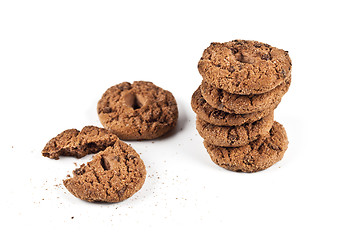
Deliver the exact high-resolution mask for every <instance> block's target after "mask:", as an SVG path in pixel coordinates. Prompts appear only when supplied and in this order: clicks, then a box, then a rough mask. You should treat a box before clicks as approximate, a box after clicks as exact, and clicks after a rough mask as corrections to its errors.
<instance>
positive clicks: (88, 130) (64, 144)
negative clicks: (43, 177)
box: [42, 126, 118, 159]
mask: <svg viewBox="0 0 360 240" xmlns="http://www.w3.org/2000/svg"><path fill="white" fill-rule="evenodd" d="M117 140H118V137H117V136H116V135H114V134H112V133H110V132H109V131H108V130H106V129H103V128H98V127H95V126H86V127H84V128H83V129H82V130H81V131H79V130H77V129H68V130H65V131H63V132H62V133H60V134H58V135H57V136H56V137H54V138H52V139H51V140H50V141H49V142H48V143H47V144H46V145H45V147H44V149H43V150H42V155H43V156H44V157H48V158H53V159H59V156H73V157H77V158H82V157H84V156H85V155H87V154H90V153H97V152H99V151H102V150H104V149H105V148H107V147H108V146H112V145H113V144H114V143H115V142H116V141H117Z"/></svg>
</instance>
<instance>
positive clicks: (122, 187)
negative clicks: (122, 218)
mask: <svg viewBox="0 0 360 240" xmlns="http://www.w3.org/2000/svg"><path fill="white" fill-rule="evenodd" d="M73 175H74V176H73V177H71V178H69V179H66V180H64V181H63V183H64V185H65V187H66V188H67V190H68V191H69V192H70V193H72V194H73V195H74V196H75V197H77V198H80V199H82V200H85V201H88V202H120V201H123V200H125V199H127V198H129V197H131V196H132V195H133V194H135V193H136V192H137V191H139V190H140V189H141V187H142V185H143V184H144V181H145V177H146V170H145V165H144V163H143V161H142V160H141V158H140V156H139V155H138V154H137V153H136V152H135V150H134V149H133V148H132V147H130V146H129V145H127V144H126V143H124V142H122V141H121V140H118V141H117V142H116V143H115V144H114V145H113V146H110V147H108V148H106V149H105V150H104V151H102V152H99V153H97V154H96V155H95V156H94V157H93V159H92V160H91V161H90V162H88V163H87V164H86V165H85V164H82V165H81V166H80V168H77V169H75V170H74V171H73Z"/></svg>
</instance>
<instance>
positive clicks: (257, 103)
mask: <svg viewBox="0 0 360 240" xmlns="http://www.w3.org/2000/svg"><path fill="white" fill-rule="evenodd" d="M290 84H291V78H290V77H289V78H288V79H287V80H286V81H285V82H284V83H282V84H280V85H279V86H277V87H276V88H274V89H272V90H270V91H269V92H266V93H262V94H252V95H239V94H233V93H228V92H226V91H224V90H222V89H219V88H215V87H213V86H212V85H210V84H209V83H207V82H206V81H203V82H202V84H201V86H200V89H201V94H202V96H203V97H204V99H205V100H206V102H207V103H209V104H210V105H211V106H212V107H214V108H217V109H219V110H222V111H224V112H228V113H235V114H246V113H252V112H258V111H263V110H265V109H269V108H271V107H272V106H273V105H274V104H279V103H280V101H281V98H282V97H283V96H284V94H285V93H286V92H287V91H288V90H289V87H290Z"/></svg>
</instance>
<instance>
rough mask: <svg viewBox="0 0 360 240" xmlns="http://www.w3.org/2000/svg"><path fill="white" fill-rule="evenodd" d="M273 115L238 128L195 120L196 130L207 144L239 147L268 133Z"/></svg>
mask: <svg viewBox="0 0 360 240" xmlns="http://www.w3.org/2000/svg"><path fill="white" fill-rule="evenodd" d="M273 122H274V114H273V113H271V114H270V115H268V116H266V117H264V118H262V119H260V120H257V121H255V122H252V123H246V124H243V125H240V126H218V125H213V124H211V123H208V122H205V121H203V120H201V119H200V118H197V119H196V129H197V130H198V132H199V134H200V136H201V137H202V138H203V139H204V140H205V141H206V142H208V143H210V144H213V145H216V146H221V147H239V146H244V145H246V144H248V143H249V142H251V141H254V140H256V139H258V138H259V137H260V136H264V135H266V134H268V133H269V131H270V129H271V127H272V125H273Z"/></svg>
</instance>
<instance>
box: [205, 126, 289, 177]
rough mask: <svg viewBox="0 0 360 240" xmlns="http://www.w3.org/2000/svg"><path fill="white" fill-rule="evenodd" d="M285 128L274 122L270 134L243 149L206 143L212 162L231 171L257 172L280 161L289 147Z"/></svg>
mask: <svg viewBox="0 0 360 240" xmlns="http://www.w3.org/2000/svg"><path fill="white" fill-rule="evenodd" d="M288 143H289V142H288V138H287V135H286V131H285V129H284V127H283V126H282V125H281V124H280V123H278V122H274V124H273V126H272V128H271V130H270V132H269V134H267V135H266V136H261V137H260V138H258V139H257V140H255V141H253V142H250V143H249V144H247V145H245V146H241V147H219V146H215V145H212V144H210V143H208V142H206V141H204V146H205V148H206V150H207V151H208V153H209V155H210V158H211V160H212V161H213V162H214V163H216V164H217V165H219V166H220V167H223V168H225V169H228V170H231V171H238V172H249V173H251V172H257V171H261V170H264V169H266V168H269V167H271V166H272V165H273V164H275V163H276V162H278V161H280V160H281V159H282V157H283V156H284V153H285V151H286V150H287V147H288Z"/></svg>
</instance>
